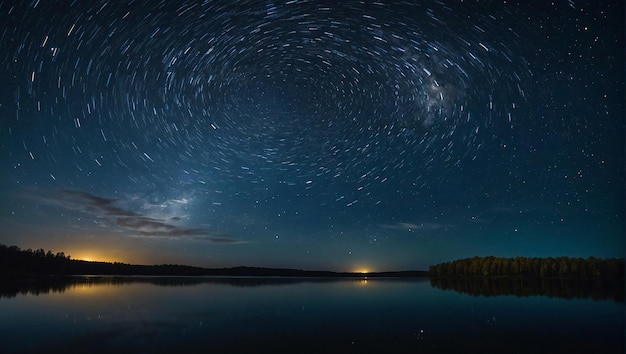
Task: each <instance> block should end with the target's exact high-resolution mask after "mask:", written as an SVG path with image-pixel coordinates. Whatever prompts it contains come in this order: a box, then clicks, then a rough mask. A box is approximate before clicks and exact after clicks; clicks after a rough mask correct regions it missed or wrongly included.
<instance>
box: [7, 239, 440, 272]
mask: <svg viewBox="0 0 626 354" xmlns="http://www.w3.org/2000/svg"><path fill="white" fill-rule="evenodd" d="M36 275H149V276H158V275H166V276H201V275H204V276H224V277H236V276H247V277H328V278H333V277H335V278H340V277H351V278H362V277H364V276H365V275H364V274H362V273H349V272H332V271H314V270H300V269H284V268H263V267H232V268H201V267H193V266H188V265H180V264H160V265H138V264H126V263H120V262H114V263H109V262H90V261H82V260H74V259H71V257H70V256H66V255H65V254H64V253H63V252H58V253H56V254H55V253H52V252H51V251H47V252H46V251H44V250H43V249H38V250H36V251H33V250H31V249H27V250H21V249H20V248H19V247H17V246H6V245H3V244H0V276H4V277H7V276H11V277H24V276H36ZM426 276H428V273H427V272H426V271H401V272H379V273H367V277H372V278H375V277H404V278H413V277H426Z"/></svg>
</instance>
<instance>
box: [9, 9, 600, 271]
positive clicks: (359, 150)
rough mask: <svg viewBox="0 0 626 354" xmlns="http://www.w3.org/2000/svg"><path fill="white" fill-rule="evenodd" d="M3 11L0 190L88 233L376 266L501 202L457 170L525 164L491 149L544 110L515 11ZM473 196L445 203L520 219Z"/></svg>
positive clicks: (528, 35) (526, 30) (523, 12)
mask: <svg viewBox="0 0 626 354" xmlns="http://www.w3.org/2000/svg"><path fill="white" fill-rule="evenodd" d="M560 10H561V11H566V10H567V11H571V13H572V14H576V13H577V11H578V9H577V7H576V4H575V3H573V2H570V3H567V2H565V3H564V4H562V6H561V8H560ZM0 12H1V13H2V14H1V15H0V20H1V22H2V23H3V24H2V25H1V27H0V31H1V32H0V47H1V48H2V51H1V52H0V59H1V60H2V63H3V64H4V65H3V67H4V69H3V70H4V72H3V76H4V78H3V80H6V81H7V84H5V86H6V87H8V88H9V90H7V91H6V92H5V93H3V101H2V102H3V104H2V106H0V109H1V110H2V111H1V112H2V114H3V118H2V119H3V121H4V122H7V121H8V122H9V123H8V124H7V123H3V126H4V127H3V132H2V134H3V136H4V137H5V138H6V141H7V142H6V143H4V144H3V145H4V148H3V149H7V151H9V156H7V157H5V158H4V161H5V162H8V163H5V165H7V166H10V168H11V173H10V174H9V175H8V178H7V182H5V185H4V187H3V188H5V189H6V188H12V187H10V186H15V185H19V186H20V188H24V189H23V191H22V192H21V196H18V197H17V198H18V200H20V202H18V203H22V202H23V201H24V200H26V201H31V202H32V201H33V200H35V201H37V200H39V202H40V204H41V205H42V208H44V209H46V210H47V209H50V208H51V209H54V210H55V213H59V212H60V213H62V214H63V216H62V217H63V218H65V219H64V220H65V221H63V223H70V224H72V225H74V226H76V225H79V228H80V229H82V230H85V229H88V228H89V227H90V226H88V225H91V226H93V224H96V225H97V229H98V230H100V231H102V230H105V229H108V230H111V232H113V233H117V234H124V235H130V236H133V237H135V238H144V239H145V238H163V237H165V238H168V239H172V240H173V241H172V242H175V240H176V239H181V238H184V239H187V240H188V241H189V240H195V241H194V242H197V241H198V240H199V239H200V240H202V239H204V240H208V241H211V240H214V241H215V240H217V241H218V243H222V241H227V243H235V245H232V246H228V247H240V248H245V247H248V248H249V249H248V251H246V252H249V253H253V252H259V253H263V251H259V250H258V249H257V251H254V250H253V247H252V246H250V245H251V244H255V245H256V247H258V248H261V249H262V248H263V247H268V246H263V244H264V243H267V242H278V241H277V240H280V239H281V237H282V239H283V242H290V243H292V244H297V245H298V247H297V251H294V252H295V253H298V252H300V253H302V254H305V253H306V254H310V252H312V251H311V249H312V248H316V247H317V251H318V255H317V257H322V255H326V253H325V252H323V251H322V249H324V248H329V249H334V250H336V249H338V248H341V252H339V251H337V253H341V254H348V255H350V254H351V253H352V251H351V246H350V245H346V244H341V246H340V245H339V244H334V243H332V242H331V241H329V240H336V239H342V238H343V239H345V240H348V241H346V242H355V244H356V245H357V246H356V247H354V248H357V249H358V248H361V249H364V247H366V246H358V245H368V246H367V247H373V248H370V249H369V251H368V252H367V253H368V254H369V255H372V254H376V253H377V252H378V251H377V250H376V248H375V247H376V246H371V245H372V244H375V243H377V242H379V241H381V240H389V238H390V237H391V238H392V239H394V237H393V236H392V235H394V233H395V232H400V231H402V232H407V231H408V232H414V231H422V232H423V233H428V232H431V233H432V232H434V231H437V230H439V232H446V230H448V229H450V228H454V227H455V225H454V222H452V221H450V220H446V221H442V220H441V219H437V217H439V218H441V216H442V215H443V214H442V213H441V210H439V209H438V208H437V205H440V204H442V203H443V204H445V205H448V206H450V205H454V203H451V202H450V195H449V194H448V193H450V194H452V195H454V194H457V195H458V193H457V192H450V191H446V190H448V189H450V190H456V189H457V188H463V185H465V186H466V187H467V189H471V190H473V192H471V193H474V194H476V195H478V194H483V195H484V194H489V193H492V194H494V193H495V194H498V193H502V191H504V189H503V188H506V187H504V186H503V187H501V188H500V187H499V188H496V191H491V192H489V191H488V189H489V188H488V185H489V183H491V182H493V181H494V180H498V178H499V177H498V176H501V175H502V174H498V175H492V174H488V175H487V176H488V177H487V178H486V180H485V181H484V183H479V184H478V185H474V186H473V187H472V186H471V183H475V182H467V183H466V182H463V181H464V179H463V177H462V176H463V175H464V174H465V175H466V177H469V178H472V177H471V176H474V177H476V176H480V174H479V173H477V172H476V171H477V170H486V169H488V167H487V166H491V167H494V168H496V166H495V165H494V162H497V161H501V160H502V159H511V158H513V159H515V158H518V157H517V156H518V154H516V155H514V156H513V157H511V155H502V156H497V155H494V151H497V152H500V153H501V152H502V151H505V150H506V148H507V144H514V138H515V137H516V136H520V135H522V134H520V133H518V131H519V130H518V125H521V126H526V127H528V125H529V124H537V123H529V122H537V120H538V119H539V115H540V114H538V113H537V106H535V105H533V103H532V102H535V103H536V102H539V101H540V97H539V95H540V90H537V89H536V88H537V84H538V82H537V72H541V71H542V70H545V63H542V64H543V65H542V66H537V65H536V63H535V65H533V60H535V61H537V57H536V55H535V54H534V53H536V51H537V46H536V43H534V42H533V41H534V40H536V39H537V38H539V35H538V33H537V32H536V31H535V32H532V31H531V29H533V28H531V27H532V26H535V25H536V22H532V21H530V22H529V21H528V19H526V21H525V20H524V16H527V13H528V9H527V8H522V7H521V6H518V5H516V6H508V5H506V4H490V5H486V4H481V3H473V2H471V3H464V2H463V1H461V2H454V3H452V2H437V1H434V2H433V1H426V2H417V1H416V2H399V1H398V2H367V3H361V2H340V3H336V2H326V3H325V2H321V1H308V2H307V1H287V2H284V1H274V2H272V1H263V2H262V1H230V2H209V1H206V2H204V3H201V2H190V1H182V2H157V1H152V2H146V3H139V2H134V1H127V2H116V1H113V2H111V1H98V2H95V1H90V2H73V3H69V2H67V3H65V2H48V1H32V2H24V3H22V4H13V3H11V2H0ZM572 16H574V15H572ZM535 30H536V28H535ZM525 129H526V130H525V131H524V132H525V133H527V132H528V131H532V129H529V128H525ZM551 130H552V131H553V129H552V128H551ZM531 134H536V133H531ZM545 138H546V136H541V137H540V138H538V139H537V141H539V140H541V141H545V140H543V139H545ZM522 145H523V144H522V143H520V146H522ZM531 145H532V144H531ZM519 155H523V153H519ZM481 161H482V164H481ZM514 162H515V161H514ZM585 163H588V161H587V162H585ZM548 165H549V164H548ZM539 170H541V171H544V170H545V166H539V168H538V171H539ZM467 171H473V172H467ZM467 173H469V175H467ZM509 188H510V186H509ZM461 190H462V189H461ZM471 193H470V194H471ZM24 194H28V195H29V196H28V197H24ZM40 194H41V195H43V196H42V197H41V198H39V197H36V196H34V195H40ZM474 194H472V195H471V196H468V197H466V198H465V200H463V201H461V202H460V203H459V205H455V206H454V207H453V208H455V209H463V208H466V209H467V208H470V207H477V206H478V205H479V204H480V205H481V206H480V207H478V208H479V209H481V210H482V211H477V212H474V211H467V212H466V213H465V214H464V215H462V218H463V219H464V220H476V219H477V218H487V216H485V215H479V214H481V213H482V214H489V213H490V215H489V216H488V217H489V218H491V219H494V218H496V216H494V213H496V214H497V212H494V211H493V210H496V208H509V209H519V206H517V205H515V206H512V205H510V201H507V202H506V203H509V204H508V205H506V206H505V207H503V206H502V205H500V204H501V203H502V201H500V200H498V201H494V200H489V203H490V205H489V206H488V209H489V211H486V209H485V208H487V207H485V206H484V205H483V203H482V202H483V201H484V200H478V201H472V200H470V199H471V198H474V197H475V195H474ZM522 194H523V193H522ZM518 195H519V194H518ZM94 198H96V199H94ZM97 198H102V199H101V200H100V199H97ZM487 199H489V198H487ZM94 200H100V202H99V204H98V205H107V208H109V205H115V207H114V208H117V209H116V210H117V211H118V212H119V213H118V214H119V215H118V214H115V213H110V212H109V211H110V210H109V209H106V210H105V209H103V208H102V207H101V206H100V207H94V203H93V201H94ZM102 201H105V202H102ZM433 208H434V209H435V210H436V212H432V210H433ZM525 208H527V207H525ZM7 210H8V209H7ZM120 211H122V212H120ZM11 212H13V213H15V210H11ZM19 213H25V214H27V215H29V216H32V212H31V211H25V210H22V211H18V214H19ZM66 214H67V215H66ZM126 214H130V215H126ZM438 215H439V216H438ZM498 217H499V216H498ZM471 218H474V219H471ZM444 219H445V218H444ZM355 227H356V229H355ZM390 235H391V236H390ZM422 236H423V235H422ZM402 237H405V236H402ZM395 238H397V237H395ZM411 239H412V240H413V241H411V243H410V244H412V245H413V244H414V242H417V241H415V240H416V239H419V235H418V236H411ZM452 239H456V237H452ZM111 242H114V241H111ZM334 242H343V241H334ZM394 242H395V241H394ZM403 242H405V241H401V242H400V243H401V244H402V243H403ZM429 242H430V243H429V244H430V245H431V246H429V247H434V246H432V242H433V241H432V239H431V241H429ZM311 244H318V246H311ZM438 244H439V243H438ZM439 246H442V245H439ZM272 247H275V246H272ZM381 247H382V250H380V252H381V253H385V252H387V250H385V247H384V246H381ZM415 247H417V246H415ZM420 247H422V248H423V247H426V246H425V244H424V245H422V246H419V247H417V248H420ZM206 252H207V253H211V252H212V251H206ZM394 252H395V251H394ZM268 257H269V256H268ZM311 257H315V256H314V255H312V256H311ZM261 258H262V257H261ZM269 258H272V259H276V257H275V256H272V257H269ZM233 262H235V263H236V261H233Z"/></svg>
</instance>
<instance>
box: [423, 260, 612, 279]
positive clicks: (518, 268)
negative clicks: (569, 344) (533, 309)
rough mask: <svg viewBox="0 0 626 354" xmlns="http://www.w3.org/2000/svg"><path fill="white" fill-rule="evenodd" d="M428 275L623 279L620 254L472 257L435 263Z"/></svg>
mask: <svg viewBox="0 0 626 354" xmlns="http://www.w3.org/2000/svg"><path fill="white" fill-rule="evenodd" d="M428 274H429V276H431V277H501V276H507V277H510V276H513V277H516V276H522V277H531V278H592V279H624V258H608V259H604V258H596V257H589V258H570V257H556V258H553V257H548V258H536V257H535V258H529V257H515V258H503V257H493V256H489V257H472V258H465V259H459V260H454V261H450V262H445V263H440V264H435V265H432V266H430V267H429V270H428Z"/></svg>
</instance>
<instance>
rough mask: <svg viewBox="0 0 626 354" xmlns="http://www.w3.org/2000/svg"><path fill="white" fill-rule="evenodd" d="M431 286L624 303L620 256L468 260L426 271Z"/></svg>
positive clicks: (475, 293) (476, 293)
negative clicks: (605, 257)
mask: <svg viewBox="0 0 626 354" xmlns="http://www.w3.org/2000/svg"><path fill="white" fill-rule="evenodd" d="M429 276H430V283H431V286H433V287H435V288H438V289H442V290H453V291H456V292H459V293H463V294H468V295H472V296H505V295H514V296H518V297H519V296H522V297H525V296H537V295H541V296H548V297H558V298H564V299H587V298H591V299H593V300H609V299H612V300H614V301H616V302H620V303H623V302H624V258H609V259H602V258H595V257H589V258H570V257H556V258H553V257H547V258H528V257H515V258H501V257H472V258H465V259H459V260H455V261H450V262H445V263H440V264H435V265H432V266H430V268H429Z"/></svg>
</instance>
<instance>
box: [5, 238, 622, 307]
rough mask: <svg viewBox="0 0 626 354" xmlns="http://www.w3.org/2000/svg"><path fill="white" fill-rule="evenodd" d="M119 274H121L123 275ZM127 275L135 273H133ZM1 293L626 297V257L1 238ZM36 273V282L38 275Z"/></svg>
mask: <svg viewBox="0 0 626 354" xmlns="http://www.w3.org/2000/svg"><path fill="white" fill-rule="evenodd" d="M119 276H122V277H119ZM128 276H130V277H128ZM207 276H208V277H210V278H206V277H207ZM0 277H1V278H2V279H3V280H2V282H1V286H0V297H13V296H16V295H17V294H19V293H29V294H33V295H39V294H45V293H49V292H63V291H65V290H66V289H68V288H72V287H75V286H77V285H85V284H87V285H97V284H116V285H123V284H127V283H133V282H144V283H150V284H152V285H158V286H192V285H197V284H200V283H204V282H217V283H220V284H227V285H232V286H239V287H250V286H267V285H288V284H293V283H297V282H302V281H334V280H340V279H346V278H348V279H350V278H352V279H362V278H364V277H367V278H404V279H411V278H421V279H426V278H429V279H430V284H431V286H433V287H435V288H438V289H442V290H453V291H456V292H459V293H463V294H468V295H472V296H502V295H514V296H522V297H526V296H537V295H541V296H549V297H559V298H566V299H576V298H591V299H594V300H610V299H612V300H614V301H617V302H624V259H623V258H610V259H602V258H595V257H589V258H586V259H583V258H569V257H557V258H551V257H548V258H527V257H516V258H501V257H492V256H490V257H472V258H466V259H459V260H454V261H450V262H445V263H440V264H435V265H432V266H430V267H429V270H428V271H398V272H373V273H357V272H334V271H317V270H300V269H286V268H263V267H245V266H240V267H232V268H201V267H193V266H188V265H180V264H161V265H137V264H126V263H120V262H113V263H111V262H93V261H84V260H75V259H71V257H69V256H66V255H65V253H63V252H57V253H53V252H52V251H47V252H46V251H44V250H43V249H38V250H34V251H33V250H31V249H27V250H21V249H20V248H19V247H17V246H6V245H3V244H0ZM34 278H36V281H33V279H34Z"/></svg>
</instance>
